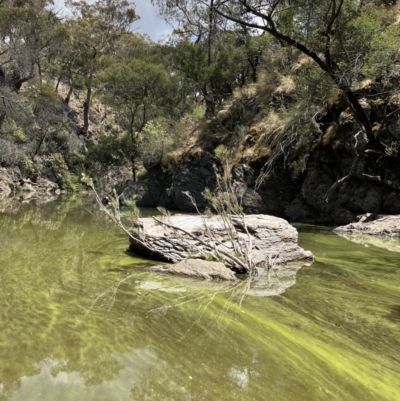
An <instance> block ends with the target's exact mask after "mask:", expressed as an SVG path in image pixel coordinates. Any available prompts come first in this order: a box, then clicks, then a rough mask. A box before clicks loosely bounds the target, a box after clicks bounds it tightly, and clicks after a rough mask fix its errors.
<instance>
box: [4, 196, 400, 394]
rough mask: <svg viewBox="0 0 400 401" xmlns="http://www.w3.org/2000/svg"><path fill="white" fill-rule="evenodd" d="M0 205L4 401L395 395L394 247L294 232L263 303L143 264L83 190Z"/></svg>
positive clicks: (398, 371) (398, 336)
mask: <svg viewBox="0 0 400 401" xmlns="http://www.w3.org/2000/svg"><path fill="white" fill-rule="evenodd" d="M0 210H1V212H0V302H1V309H0V316H1V319H0V400H10V401H17V400H18V401H31V400H40V401H46V400H54V399H60V400H66V401H69V400H78V399H82V400H88V401H90V400H96V401H102V400H104V401H105V400H107V401H114V400H124V401H125V400H138V401H142V400H154V401H155V400H157V401H158V400H174V401H175V400H178V401H180V400H185V401H186V400H191V401H193V400H199V401H200V400H260V401H261V400H262V401H265V400H267V401H268V400H270V401H279V400H282V401H303V400H307V401H313V400H315V401H324V400H329V401H330V400H343V401H352V400H354V401H359V400H377V401H385V400H388V401H397V400H398V399H399V393H400V355H399V354H400V325H399V319H398V315H399V308H398V304H399V302H398V300H399V284H400V274H399V266H400V257H399V256H400V253H395V252H388V251H387V250H385V249H381V248H376V247H372V246H371V247H365V246H364V245H362V244H356V243H353V242H350V241H347V240H346V239H344V238H341V237H339V236H337V235H334V234H333V233H331V232H330V230H329V229H325V228H315V227H310V226H307V227H299V231H300V245H301V246H302V247H304V248H306V249H310V250H312V251H313V253H314V254H315V255H316V257H317V261H316V262H315V263H314V264H312V265H311V266H305V267H303V268H301V269H300V270H296V272H295V274H296V275H295V277H296V280H295V282H293V283H291V284H290V285H288V286H287V287H286V288H285V289H286V291H285V292H282V293H280V295H275V296H272V297H265V296H262V297H260V296H254V295H260V294H252V295H251V290H253V291H255V289H256V286H255V285H253V287H249V286H248V283H247V282H246V281H241V282H239V283H235V284H231V283H218V282H217V283H211V282H202V281H196V280H190V279H184V278H174V277H170V276H163V275H157V274H154V273H149V272H146V271H145V270H144V269H143V267H144V266H147V265H149V263H151V262H148V261H146V260H145V259H142V258H139V257H138V256H134V257H132V256H129V255H127V254H125V250H126V247H127V239H126V238H125V235H123V234H121V233H120V232H119V231H118V230H117V229H116V228H115V227H113V226H112V224H111V223H109V222H108V221H107V219H106V218H105V217H104V216H102V215H99V214H98V212H97V209H96V207H94V206H93V204H92V201H91V199H90V197H89V198H79V197H77V198H75V199H74V198H73V199H69V200H68V199H66V198H64V199H59V200H57V201H55V202H51V203H48V204H45V205H39V204H35V203H25V204H19V205H14V206H9V205H7V207H4V208H3V209H1V207H0ZM283 273H284V272H283ZM275 279H276V277H275ZM286 279H287V280H288V281H289V282H290V280H292V279H290V278H287V277H286ZM277 280H278V282H279V283H281V284H282V283H283V281H284V280H285V278H284V277H281V278H279V277H278V279H277ZM265 288H266V287H265V286H262V289H264V290H265ZM246 294H247V295H246ZM244 295H246V296H244ZM261 295H267V294H261Z"/></svg>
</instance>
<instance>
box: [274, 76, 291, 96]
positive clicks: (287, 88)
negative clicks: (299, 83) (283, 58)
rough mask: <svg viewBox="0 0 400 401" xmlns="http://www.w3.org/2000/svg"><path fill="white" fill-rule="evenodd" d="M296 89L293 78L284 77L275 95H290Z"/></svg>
mask: <svg viewBox="0 0 400 401" xmlns="http://www.w3.org/2000/svg"><path fill="white" fill-rule="evenodd" d="M295 89H296V84H295V82H294V81H293V79H292V78H291V77H288V76H286V77H282V78H281V79H280V82H279V86H278V87H277V88H276V89H275V91H274V93H275V94H277V95H290V94H292V93H293V92H294V91H295Z"/></svg>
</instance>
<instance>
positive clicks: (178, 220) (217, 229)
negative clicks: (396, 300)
mask: <svg viewBox="0 0 400 401" xmlns="http://www.w3.org/2000/svg"><path fill="white" fill-rule="evenodd" d="M157 220H158V221H157ZM136 225H137V227H138V228H136V229H135V230H134V231H133V232H132V236H131V238H130V250H131V251H133V252H136V253H140V254H144V255H145V256H147V257H149V258H150V259H153V260H160V261H166V262H174V263H176V262H180V261H183V260H186V259H188V258H194V259H204V260H205V259H208V256H210V255H211V256H215V255H216V254H218V255H222V256H227V255H235V254H236V253H237V249H238V246H239V247H240V249H241V250H242V252H243V253H246V255H250V257H251V260H252V262H253V264H254V265H256V266H260V267H266V266H272V265H284V264H286V263H287V262H291V261H297V260H312V259H313V255H312V253H311V252H309V251H305V250H304V249H302V248H301V247H299V246H298V243H297V240H298V233H297V230H296V229H295V228H294V227H293V226H291V225H290V224H289V223H288V222H287V221H286V220H284V219H281V218H278V217H273V216H268V215H262V214H257V215H246V216H244V218H243V219H239V218H232V219H231V220H229V221H227V220H224V219H222V218H221V217H219V216H212V217H205V216H203V215H194V216H190V215H174V216H167V217H153V218H143V219H140V222H139V223H137V224H136ZM232 233H233V234H232ZM223 259H224V260H223V262H224V264H225V265H226V266H227V267H229V268H230V269H232V270H234V271H236V272H241V273H248V271H244V270H243V269H242V268H240V266H238V265H235V263H234V262H232V260H233V259H232V258H229V256H228V257H224V258H223Z"/></svg>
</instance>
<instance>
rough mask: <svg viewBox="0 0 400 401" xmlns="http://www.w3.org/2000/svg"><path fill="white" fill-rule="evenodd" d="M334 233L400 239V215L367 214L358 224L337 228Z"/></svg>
mask: <svg viewBox="0 0 400 401" xmlns="http://www.w3.org/2000/svg"><path fill="white" fill-rule="evenodd" d="M334 232H336V233H338V234H347V235H364V236H365V235H374V236H378V237H388V238H400V215H395V216H387V215H386V216H385V215H377V214H372V213H367V214H365V215H363V216H361V218H360V220H359V221H358V222H357V223H351V224H348V225H345V226H341V227H337V228H335V229H334Z"/></svg>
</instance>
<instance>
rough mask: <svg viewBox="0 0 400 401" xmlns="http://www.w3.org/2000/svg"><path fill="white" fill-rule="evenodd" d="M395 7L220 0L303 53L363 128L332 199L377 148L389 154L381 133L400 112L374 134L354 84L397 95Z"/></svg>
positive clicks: (218, 8)
mask: <svg viewBox="0 0 400 401" xmlns="http://www.w3.org/2000/svg"><path fill="white" fill-rule="evenodd" d="M395 3H396V2H395V1H377V0H365V1H358V0H313V1H309V0H232V1H227V0H216V3H215V6H214V10H215V13H217V14H218V15H219V16H220V17H223V18H225V19H226V20H227V21H231V22H232V23H235V24H239V25H241V26H246V27H249V28H252V29H257V30H259V31H260V32H265V33H266V34H269V35H271V36H272V37H273V38H274V39H275V40H276V41H277V43H279V44H280V46H282V47H287V48H293V49H295V50H296V51H298V52H300V53H302V54H303V55H304V56H306V57H307V58H308V59H309V60H312V61H313V62H314V65H315V66H316V68H317V69H319V70H320V72H321V76H326V77H328V78H329V79H330V80H331V82H332V83H333V84H334V85H335V86H336V87H337V89H338V90H339V91H340V92H341V93H342V94H343V95H344V97H345V99H346V100H347V102H348V104H349V106H350V108H351V110H352V113H353V115H354V117H355V119H356V121H357V122H358V124H359V126H358V129H357V131H356V132H354V133H353V134H354V135H355V137H356V138H357V137H358V138H361V137H364V138H365V140H364V142H363V143H364V144H363V145H362V146H359V147H358V149H357V155H356V157H355V160H354V163H353V165H352V167H351V170H350V172H349V174H348V175H346V176H345V177H343V178H342V179H341V180H338V181H337V182H335V184H334V185H333V186H332V187H331V189H330V191H328V194H327V200H328V199H329V196H330V194H331V193H332V191H333V190H334V189H335V188H336V187H337V185H338V184H340V183H341V182H343V181H345V180H347V179H349V178H350V177H351V176H353V175H354V174H355V172H356V169H357V167H358V164H359V162H360V160H361V159H362V158H364V157H366V156H367V155H368V154H371V153H372V152H376V150H377V149H378V151H381V152H382V153H384V145H383V144H382V143H381V141H380V140H379V134H380V133H381V132H382V131H383V130H384V129H385V125H386V124H387V121H388V118H389V117H391V116H392V115H393V114H394V113H396V112H397V111H398V109H396V110H387V113H386V115H385V116H384V117H383V120H382V121H381V124H380V128H379V130H378V131H374V130H373V126H372V121H371V120H370V118H369V115H368V113H367V111H366V110H365V108H364V107H363V105H362V104H361V101H360V99H359V96H358V94H357V91H356V89H355V85H354V84H355V83H356V82H357V81H358V80H360V79H362V78H370V79H371V80H372V81H373V82H377V83H379V84H381V85H383V86H384V87H385V89H384V91H386V92H388V93H389V94H390V93H393V88H394V86H393V85H392V83H391V79H393V78H394V77H395V75H396V74H398V56H397V54H398V43H399V39H400V30H399V29H398V26H396V25H395V24H394V21H395V19H394V16H395V13H396V8H395V7H394V6H395ZM396 57H397V58H396ZM396 60H397V64H396ZM396 65H397V66H396ZM388 97H389V96H386V98H388ZM366 178H367V179H368V178H372V179H379V177H367V176H366Z"/></svg>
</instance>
